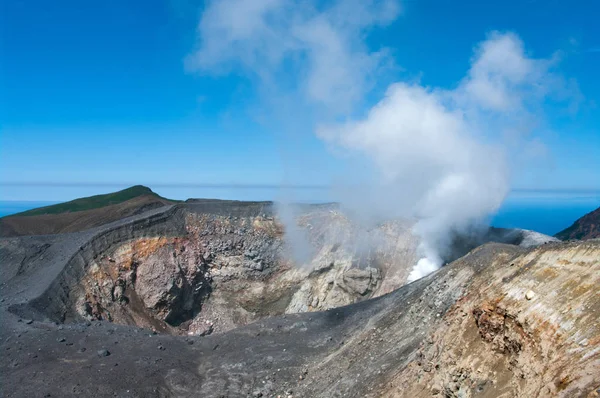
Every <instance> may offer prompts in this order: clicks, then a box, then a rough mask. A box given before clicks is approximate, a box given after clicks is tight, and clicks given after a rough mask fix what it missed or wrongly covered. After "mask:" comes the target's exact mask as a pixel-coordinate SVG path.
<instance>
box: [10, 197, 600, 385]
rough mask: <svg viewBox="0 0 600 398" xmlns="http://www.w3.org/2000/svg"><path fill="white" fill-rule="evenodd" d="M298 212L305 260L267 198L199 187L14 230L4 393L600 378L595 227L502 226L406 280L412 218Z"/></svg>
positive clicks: (316, 209) (599, 247) (585, 381)
mask: <svg viewBox="0 0 600 398" xmlns="http://www.w3.org/2000/svg"><path fill="white" fill-rule="evenodd" d="M296 222H297V223H298V224H299V230H300V231H302V232H303V233H304V234H305V236H306V239H307V241H308V243H309V247H310V252H309V255H308V256H307V257H306V261H305V262H303V263H302V264H301V265H302V266H301V267H298V266H293V265H292V260H291V258H292V257H293V256H292V253H291V252H290V247H289V246H288V244H287V242H286V241H285V240H284V239H283V229H282V226H281V225H280V224H279V222H278V220H277V218H276V217H275V213H274V209H273V207H272V205H271V204H270V203H261V202H250V203H248V202H225V201H199V202H192V203H186V204H181V205H176V206H171V207H168V208H162V209H157V210H153V211H150V212H148V213H145V214H144V215H141V216H136V217H133V218H129V219H126V220H122V221H119V222H117V223H113V224H110V225H107V226H105V227H101V228H97V229H92V230H89V231H85V232H81V233H77V234H64V235H51V236H37V237H20V238H5V239H1V240H0V263H2V265H3V266H2V267H1V268H0V271H1V272H0V277H1V281H2V289H1V291H0V295H1V297H2V298H1V299H0V300H1V302H0V311H1V312H2V313H1V314H0V316H2V319H3V324H2V333H1V341H2V344H1V345H2V347H1V349H2V352H3V353H6V355H5V356H4V357H3V360H2V362H1V364H0V368H1V369H2V374H3V375H5V382H4V383H3V384H4V390H3V393H4V395H6V396H23V395H34V396H36V395H42V396H44V394H51V395H52V396H113V395H117V396H198V395H201V396H248V395H250V396H252V395H254V396H277V395H282V396H286V395H294V396H301V397H302V396H305V397H313V396H327V397H329V396H357V397H358V396H360V397H363V396H374V397H375V396H423V397H426V396H432V395H439V396H450V397H452V396H462V397H469V396H474V397H475V396H489V397H492V396H493V397H496V396H531V397H536V396H539V397H542V396H569V397H570V396H587V395H588V394H593V393H594V389H595V388H598V387H600V386H598V383H600V379H599V377H598V376H599V375H600V368H599V361H600V359H599V353H600V349H599V347H598V345H599V344H600V337H599V336H600V333H599V330H598V322H597V319H598V312H597V311H599V310H600V297H599V295H598V293H597V289H595V288H594V287H597V286H598V282H599V280H598V278H599V275H600V273H599V272H598V271H600V270H599V268H600V263H599V259H600V242H599V241H589V242H585V243H583V242H582V243H562V244H559V243H552V242H550V243H548V244H546V245H542V246H539V247H537V248H525V247H521V246H527V245H529V244H531V243H532V242H534V243H540V242H543V241H547V240H548V239H547V238H544V239H542V240H539V239H538V238H540V237H539V236H535V235H534V234H530V233H526V232H523V231H501V230H493V231H491V232H490V234H489V235H490V236H489V237H488V238H489V239H496V240H504V241H509V242H511V243H514V244H513V245H505V244H487V245H484V246H482V247H480V248H478V249H476V250H475V251H473V252H471V253H470V254H469V255H467V256H465V257H462V258H460V259H458V260H457V261H455V262H453V263H452V264H451V265H449V266H447V267H444V268H443V269H442V270H440V271H438V272H437V273H435V274H433V275H431V276H429V277H427V278H425V279H423V280H420V281H417V282H415V283H412V284H410V285H406V286H403V287H401V288H400V289H397V290H396V288H397V287H400V286H402V285H404V283H405V281H406V277H407V275H408V273H409V271H410V269H411V267H412V265H413V264H414V261H415V259H416V258H415V253H416V252H415V250H416V241H415V239H414V237H412V235H411V234H410V228H409V225H407V224H406V223H401V222H390V223H385V224H381V225H379V226H377V227H375V228H371V229H370V230H365V229H364V228H360V227H358V226H355V225H352V224H351V223H350V222H349V221H348V220H347V219H346V218H345V217H344V216H343V215H342V214H341V213H340V212H339V211H337V210H336V209H335V208H332V207H328V206H312V207H307V208H305V209H304V211H303V212H301V213H300V214H299V215H298V217H297V219H296ZM534 238H535V239H534ZM361 243H362V244H361ZM366 243H368V244H366ZM463 244H464V242H463ZM516 244H520V245H521V246H517V245H516ZM388 292H391V293H389V294H386V293H388ZM369 298H372V299H371V300H368V299H369ZM351 303H355V304H352V305H349V306H344V305H345V304H351ZM340 306H341V307H340ZM327 309H328V310H327ZM322 310H325V311H322ZM304 311H310V312H308V313H302V314H296V313H297V312H304ZM119 324H121V325H119ZM244 325H245V326H244ZM153 329H154V331H153ZM155 331H158V332H159V334H154V333H155ZM182 334H184V335H186V337H183V336H177V335H182ZM24 380H27V383H24V382H23V381H24Z"/></svg>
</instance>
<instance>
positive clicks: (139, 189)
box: [13, 185, 168, 216]
mask: <svg viewBox="0 0 600 398" xmlns="http://www.w3.org/2000/svg"><path fill="white" fill-rule="evenodd" d="M143 195H150V196H154V197H156V198H159V199H163V200H168V199H166V198H163V197H161V196H159V195H158V194H156V193H154V192H153V191H152V190H151V189H150V188H148V187H145V186H143V185H135V186H133V187H130V188H127V189H123V190H122V191H117V192H112V193H107V194H103V195H94V196H88V197H87V198H79V199H75V200H71V201H69V202H64V203H58V204H56V205H51V206H45V207H38V208H37V209H32V210H27V211H24V212H21V213H17V214H13V216H39V215H42V214H60V213H72V212H75V211H84V210H92V209H98V208H100V207H105V206H110V205H115V204H118V203H123V202H125V201H128V200H129V199H133V198H137V197H138V196H143Z"/></svg>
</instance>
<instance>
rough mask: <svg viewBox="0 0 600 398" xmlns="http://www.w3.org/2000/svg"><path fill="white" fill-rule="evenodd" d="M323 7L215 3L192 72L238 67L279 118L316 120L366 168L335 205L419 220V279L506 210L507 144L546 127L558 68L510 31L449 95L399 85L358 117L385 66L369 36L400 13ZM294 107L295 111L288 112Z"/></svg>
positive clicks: (381, 6)
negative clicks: (364, 182)
mask: <svg viewBox="0 0 600 398" xmlns="http://www.w3.org/2000/svg"><path fill="white" fill-rule="evenodd" d="M327 4H328V6H323V5H322V3H321V2H317V1H303V2H295V1H288V0H243V1H242V0H220V1H213V2H210V3H209V4H208V6H207V9H206V10H205V12H204V14H203V16H202V19H201V21H200V24H199V29H198V32H199V43H198V49H197V51H196V52H194V53H193V54H191V55H190V56H189V57H188V59H187V65H188V67H189V68H190V69H192V70H198V71H203V72H211V73H222V72H223V71H224V70H228V69H241V70H242V71H243V72H244V73H247V74H248V76H249V77H250V78H251V79H254V80H255V81H256V82H257V83H258V85H259V87H260V88H261V89H262V90H263V91H264V92H265V93H266V94H267V95H268V96H269V98H268V100H267V101H265V104H267V106H269V111H270V112H272V114H273V115H274V117H277V116H279V117H281V118H282V119H286V118H289V117H290V114H291V113H293V112H290V109H294V110H295V111H296V113H298V112H299V113H301V114H300V115H294V116H291V117H292V118H293V122H296V121H298V120H304V122H306V121H308V123H312V126H313V127H314V126H316V127H315V131H316V133H317V135H318V137H320V138H321V139H323V140H325V141H326V142H328V143H329V144H331V145H332V146H333V147H334V148H336V149H337V150H339V149H340V148H341V149H343V150H345V151H347V152H349V153H350V154H352V155H354V156H358V159H359V161H360V162H367V163H369V164H370V165H371V166H372V168H373V170H374V172H373V174H372V175H370V180H371V181H370V184H369V185H370V186H369V187H368V189H360V190H353V191H352V196H343V197H341V198H339V199H340V201H341V202H342V203H347V204H349V205H352V206H351V207H352V210H353V212H354V213H359V214H360V215H361V216H362V217H361V218H363V219H365V218H369V217H372V216H375V217H379V218H381V216H384V217H388V218H389V217H399V216H401V217H411V218H416V219H417V220H418V221H417V223H416V224H415V228H414V230H415V232H416V234H418V235H419V236H420V237H421V246H420V251H421V255H422V258H421V260H419V262H418V264H416V266H415V268H414V269H413V272H412V273H411V275H410V277H409V279H410V280H415V279H418V278H420V277H422V276H423V275H426V274H427V273H429V272H431V271H433V270H435V269H437V268H439V267H440V266H441V265H442V263H443V262H444V260H445V259H446V258H447V256H448V255H449V250H450V244H451V241H452V239H453V237H454V235H455V234H456V233H471V232H473V231H477V230H478V229H479V228H482V226H485V223H486V222H487V219H488V218H489V216H490V215H492V214H493V213H494V212H495V211H496V210H497V209H498V207H499V206H500V205H501V203H502V201H503V200H504V197H505V196H506V194H507V192H508V190H509V181H510V167H509V164H510V162H511V158H513V157H514V155H513V152H514V149H515V147H514V146H512V147H511V146H508V144H507V143H510V142H513V143H514V142H517V143H519V144H523V143H525V142H526V141H524V140H522V139H520V140H516V141H515V139H514V138H515V137H525V136H526V134H527V133H529V132H530V131H531V130H533V128H534V127H536V126H538V125H539V124H540V123H541V120H540V118H539V117H536V116H534V115H538V114H539V113H540V112H539V111H540V110H541V109H542V108H543V106H544V103H545V101H546V100H547V99H548V98H551V97H552V96H554V95H563V94H564V93H561V90H562V87H563V84H562V81H561V79H560V78H559V77H558V76H556V75H554V74H552V73H550V69H551V67H552V66H553V65H554V64H555V63H556V60H555V59H548V60H546V59H534V58H531V57H529V56H528V55H527V54H526V53H525V50H524V46H523V43H522V42H521V40H520V39H519V38H518V37H517V36H516V35H515V34H512V33H498V32H494V33H492V34H490V35H489V37H488V38H487V40H485V41H484V42H482V43H481V44H480V45H478V46H477V47H476V49H475V52H474V56H473V58H472V60H471V66H470V69H469V70H468V71H467V73H466V76H465V77H464V78H463V79H462V80H461V81H460V82H458V83H457V84H456V86H455V88H453V89H450V90H449V89H441V88H432V87H426V86H423V85H420V84H417V83H410V84H409V83H405V82H396V83H393V84H391V85H390V86H389V87H388V89H387V91H386V93H385V96H384V97H383V98H382V99H381V100H380V101H379V102H378V103H377V104H375V105H374V106H373V107H372V108H371V109H370V110H369V111H368V112H366V116H364V117H362V118H356V117H355V115H356V113H355V111H357V110H358V109H359V105H361V104H363V103H365V102H366V101H365V100H364V98H365V96H366V94H367V93H369V92H370V89H371V88H372V87H373V86H374V85H375V84H376V83H380V82H376V79H375V75H379V73H378V72H380V71H381V70H382V68H383V67H384V66H385V65H386V63H387V62H388V61H389V58H388V57H387V56H386V54H387V51H386V50H385V49H380V50H378V51H369V49H368V46H367V45H366V43H365V38H366V36H367V34H368V33H369V31H370V30H371V29H373V28H375V27H378V26H379V27H381V26H384V25H386V24H389V23H390V22H392V21H393V20H394V19H396V18H397V16H398V15H399V11H400V7H399V6H398V3H397V2H396V1H392V0H389V1H379V2H378V1H359V0H355V1H342V0H339V1H334V2H331V3H327ZM273 97H276V100H273ZM290 98H291V99H292V100H291V103H292V104H293V106H291V107H290V106H289V104H290V102H287V103H286V104H287V105H286V106H283V105H282V104H283V100H284V99H288V100H289V99H290ZM278 101H279V103H280V105H281V106H272V105H273V104H274V103H277V102H278ZM315 108H318V111H314V109H315ZM278 109H285V111H283V112H282V111H281V110H280V111H279V113H281V114H279V115H278ZM332 117H335V119H332ZM325 118H327V119H325ZM344 119H345V120H346V121H345V122H341V123H340V122H334V123H332V122H331V120H344ZM284 128H285V126H284Z"/></svg>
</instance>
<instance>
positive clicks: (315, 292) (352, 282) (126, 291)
mask: <svg viewBox="0 0 600 398" xmlns="http://www.w3.org/2000/svg"><path fill="white" fill-rule="evenodd" d="M196 210H197V209H194V206H191V207H190V206H188V207H177V208H173V209H172V210H169V211H167V212H164V213H158V215H157V216H154V217H152V218H149V219H147V220H146V221H145V222H138V223H137V224H136V223H134V224H126V225H123V226H118V227H115V228H109V229H108V230H106V231H104V232H102V233H99V234H98V235H97V236H94V237H93V238H92V239H91V240H90V241H89V242H87V243H86V244H85V245H83V246H82V247H81V248H80V250H79V251H78V252H77V253H76V254H75V255H74V256H73V257H72V258H71V260H69V261H68V264H67V266H66V267H65V270H64V271H63V272H62V273H61V274H60V275H59V276H58V278H57V279H56V281H55V282H54V284H53V286H52V287H51V288H49V289H47V291H46V292H45V293H44V294H43V295H42V296H40V297H39V298H37V299H35V300H34V301H33V307H34V308H36V309H37V310H39V311H41V312H42V313H43V314H45V316H49V317H50V318H51V319H54V320H57V321H60V322H63V321H66V322H78V321H82V320H107V321H111V322H115V323H120V324H128V325H137V326H143V327H151V328H154V329H156V330H158V331H162V332H167V333H171V334H188V335H196V334H200V335H204V334H208V333H211V332H213V331H217V332H222V331H225V330H229V329H231V328H234V327H237V326H240V325H244V324H247V323H249V322H251V321H253V320H256V319H260V318H264V317H266V316H272V315H277V314H283V313H295V312H305V311H317V310H324V309H329V308H334V307H339V306H343V305H347V304H351V303H354V302H357V301H361V300H364V299H368V298H370V297H373V296H376V295H379V294H383V293H385V292H389V291H391V290H393V289H396V288H397V287H399V286H401V285H403V284H404V283H405V281H406V276H407V274H408V271H409V270H410V268H411V267H412V265H413V264H414V261H415V249H416V241H415V239H414V237H412V235H410V231H409V230H408V228H407V226H403V225H401V224H399V223H390V224H384V225H382V226H380V227H378V228H376V229H374V230H373V231H370V232H368V233H366V232H361V233H357V232H356V231H355V230H354V227H353V226H352V225H351V224H350V223H349V221H348V220H347V219H346V218H345V217H343V216H341V215H340V214H338V213H336V212H333V211H330V210H326V209H325V210H323V209H318V208H317V209H315V210H314V211H313V210H310V211H307V212H305V213H303V215H302V216H301V217H300V218H299V220H298V223H299V226H300V228H301V229H302V233H303V234H304V235H305V237H306V241H307V245H308V246H309V247H307V249H306V250H307V251H309V252H308V253H306V254H307V257H306V261H305V263H303V264H300V265H298V264H294V261H293V260H292V257H293V256H292V254H291V251H292V248H291V247H290V246H289V245H288V244H286V242H285V241H284V238H283V226H282V225H281V224H280V223H279V221H277V220H276V219H275V218H274V217H273V215H272V213H271V212H270V211H269V209H265V208H256V209H254V211H250V210H249V209H245V211H244V212H242V213H236V212H233V213H227V212H220V211H217V210H218V209H212V210H210V211H207V210H206V208H204V207H203V209H202V211H196ZM231 214H234V215H231ZM236 214H238V215H236ZM357 239H360V240H361V242H358V241H357ZM369 240H372V242H368V241H369ZM361 245H362V246H364V247H363V248H357V247H359V246H361Z"/></svg>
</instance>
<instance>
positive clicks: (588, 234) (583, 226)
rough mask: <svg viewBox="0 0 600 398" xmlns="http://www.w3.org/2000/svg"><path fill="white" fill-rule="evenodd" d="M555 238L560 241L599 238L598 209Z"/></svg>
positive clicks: (599, 216)
mask: <svg viewBox="0 0 600 398" xmlns="http://www.w3.org/2000/svg"><path fill="white" fill-rule="evenodd" d="M554 236H556V237H557V238H558V239H561V240H569V239H582V240H583V239H594V238H600V207H599V208H597V209H596V210H594V211H591V212H589V213H588V214H586V215H584V216H583V217H581V218H579V219H578V220H577V221H575V222H574V223H573V225H571V226H570V227H569V228H566V229H564V230H562V231H560V232H559V233H557V234H556V235H554Z"/></svg>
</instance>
